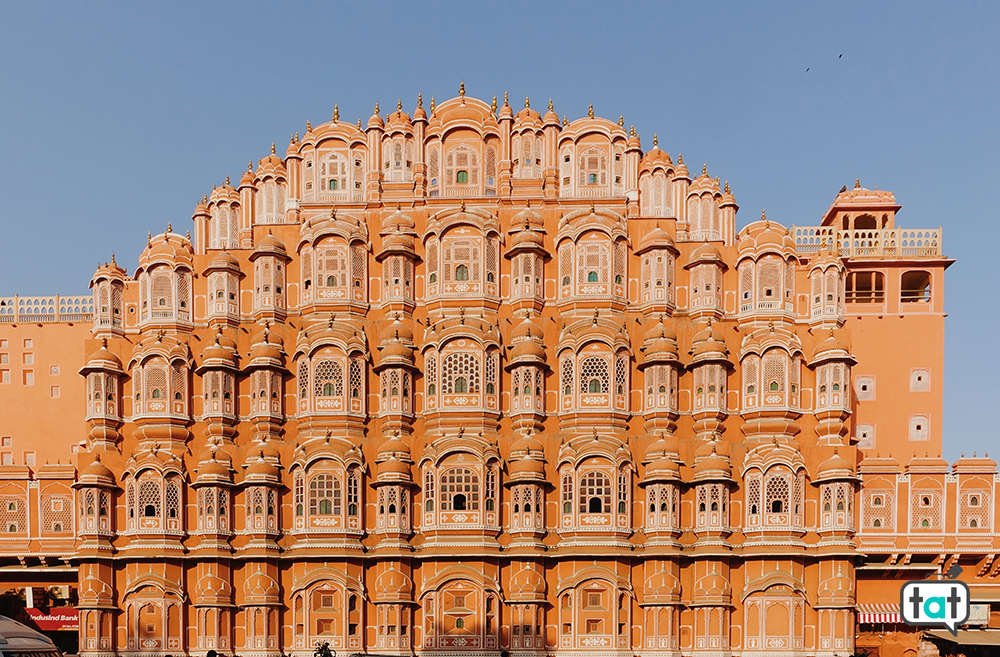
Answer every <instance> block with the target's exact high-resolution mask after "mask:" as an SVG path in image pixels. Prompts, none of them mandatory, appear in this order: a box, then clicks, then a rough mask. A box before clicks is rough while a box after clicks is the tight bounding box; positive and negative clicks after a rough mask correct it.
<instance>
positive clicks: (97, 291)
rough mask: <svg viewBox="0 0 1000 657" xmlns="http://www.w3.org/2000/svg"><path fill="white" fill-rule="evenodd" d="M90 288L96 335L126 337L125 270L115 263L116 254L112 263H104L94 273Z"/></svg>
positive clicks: (112, 255)
mask: <svg viewBox="0 0 1000 657" xmlns="http://www.w3.org/2000/svg"><path fill="white" fill-rule="evenodd" d="M90 288H91V289H92V290H93V291H94V328H93V329H92V332H93V333H94V335H95V336H96V337H112V336H121V335H124V333H125V330H124V326H125V325H124V319H125V309H124V302H123V299H124V296H125V269H123V268H122V267H120V266H119V265H118V263H117V262H115V254H114V253H112V254H111V262H110V263H104V264H103V265H101V266H100V267H98V268H97V271H95V272H94V275H93V277H91V279H90Z"/></svg>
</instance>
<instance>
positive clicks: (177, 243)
mask: <svg viewBox="0 0 1000 657" xmlns="http://www.w3.org/2000/svg"><path fill="white" fill-rule="evenodd" d="M193 258H194V250H193V249H192V248H191V241H190V240H189V239H187V238H186V237H184V236H183V235H178V234H177V233H173V232H169V229H168V232H166V233H160V234H159V235H154V236H151V237H150V238H149V243H148V244H147V245H146V248H145V249H144V250H143V252H142V254H141V255H140V256H139V267H138V269H137V270H136V273H138V272H139V271H141V270H143V269H146V268H148V267H149V266H150V265H152V264H154V263H157V262H164V263H168V264H170V265H173V266H176V265H181V264H183V265H187V266H188V267H190V266H191V265H192V262H193Z"/></svg>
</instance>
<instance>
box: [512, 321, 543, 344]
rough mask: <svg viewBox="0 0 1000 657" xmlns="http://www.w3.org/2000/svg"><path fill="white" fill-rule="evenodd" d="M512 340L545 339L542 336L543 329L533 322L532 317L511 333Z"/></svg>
mask: <svg viewBox="0 0 1000 657" xmlns="http://www.w3.org/2000/svg"><path fill="white" fill-rule="evenodd" d="M510 335H511V340H524V339H533V340H541V339H543V338H544V335H543V334H542V329H541V328H540V327H539V326H538V324H536V323H535V322H533V321H532V320H531V318H530V317H525V318H524V319H523V320H521V322H520V323H519V324H518V325H517V326H515V327H514V330H513V331H511V334H510Z"/></svg>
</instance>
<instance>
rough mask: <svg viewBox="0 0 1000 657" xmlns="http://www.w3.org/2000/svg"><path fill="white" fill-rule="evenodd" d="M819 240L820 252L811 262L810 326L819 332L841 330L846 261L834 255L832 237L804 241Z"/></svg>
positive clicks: (834, 247)
mask: <svg viewBox="0 0 1000 657" xmlns="http://www.w3.org/2000/svg"><path fill="white" fill-rule="evenodd" d="M801 239H803V240H808V241H812V240H820V244H819V250H818V251H817V253H816V255H815V256H813V258H812V259H811V260H810V261H809V265H808V267H809V325H810V327H811V328H813V329H814V330H815V329H816V328H820V329H823V328H840V327H841V326H842V325H843V323H844V276H845V268H844V263H843V260H842V259H841V258H840V256H838V255H837V254H836V253H835V251H836V249H837V244H836V242H835V241H834V243H833V244H828V242H827V241H828V240H830V241H833V240H835V239H836V238H835V237H834V236H833V235H829V236H823V237H822V238H820V237H815V238H801ZM809 246H812V245H811V244H810V245H809Z"/></svg>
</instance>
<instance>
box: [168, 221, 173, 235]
mask: <svg viewBox="0 0 1000 657" xmlns="http://www.w3.org/2000/svg"><path fill="white" fill-rule="evenodd" d="M172 232H174V226H173V224H171V223H170V222H169V221H168V222H167V233H172Z"/></svg>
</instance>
